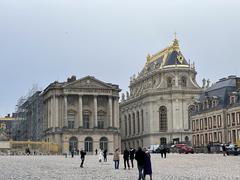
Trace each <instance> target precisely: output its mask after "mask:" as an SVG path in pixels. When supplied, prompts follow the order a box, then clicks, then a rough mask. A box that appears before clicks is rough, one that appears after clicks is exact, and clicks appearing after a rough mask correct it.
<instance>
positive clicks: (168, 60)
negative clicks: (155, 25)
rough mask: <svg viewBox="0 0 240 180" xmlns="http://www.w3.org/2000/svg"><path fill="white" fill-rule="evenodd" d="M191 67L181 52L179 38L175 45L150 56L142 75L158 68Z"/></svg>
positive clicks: (175, 40)
mask: <svg viewBox="0 0 240 180" xmlns="http://www.w3.org/2000/svg"><path fill="white" fill-rule="evenodd" d="M189 66H190V65H189V63H188V62H187V61H186V58H185V57H184V56H183V54H182V52H181V50H180V47H179V42H178V40H177V38H175V39H174V40H173V43H172V44H171V45H170V46H168V47H166V48H165V49H163V50H161V51H159V52H157V53H156V54H153V55H150V54H148V56H147V61H146V63H145V66H144V68H143V70H142V73H144V72H149V71H152V70H154V69H157V68H168V67H189Z"/></svg>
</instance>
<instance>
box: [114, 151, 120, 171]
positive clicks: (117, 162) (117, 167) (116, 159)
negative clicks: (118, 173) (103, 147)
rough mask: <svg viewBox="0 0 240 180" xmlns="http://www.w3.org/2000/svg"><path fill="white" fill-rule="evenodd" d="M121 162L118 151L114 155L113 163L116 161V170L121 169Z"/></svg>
mask: <svg viewBox="0 0 240 180" xmlns="http://www.w3.org/2000/svg"><path fill="white" fill-rule="evenodd" d="M119 160H120V156H119V152H118V149H116V150H115V152H114V154H113V161H114V166H115V169H119Z"/></svg>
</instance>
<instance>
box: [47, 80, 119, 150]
mask: <svg viewBox="0 0 240 180" xmlns="http://www.w3.org/2000/svg"><path fill="white" fill-rule="evenodd" d="M119 92H120V89H119V87H118V85H115V84H111V83H105V82H102V81H100V80H98V79H96V78H95V77H92V76H86V77H84V78H81V79H78V80H77V79H76V76H72V77H71V78H68V79H67V81H66V82H57V81H55V82H53V83H51V84H50V85H49V86H48V87H47V88H46V89H45V90H44V91H43V94H42V95H43V107H44V109H43V129H44V133H45V140H46V141H49V142H54V143H57V144H59V145H60V148H61V152H62V153H68V152H71V151H73V150H74V151H79V150H81V149H85V151H86V152H87V153H88V154H93V152H94V150H95V149H98V150H99V149H102V150H105V149H107V150H108V152H109V153H113V151H114V150H115V149H116V148H119V147H120V143H121V138H120V130H119V103H118V102H119Z"/></svg>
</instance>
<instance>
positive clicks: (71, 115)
mask: <svg viewBox="0 0 240 180" xmlns="http://www.w3.org/2000/svg"><path fill="white" fill-rule="evenodd" d="M67 120H68V128H69V129H73V128H74V122H75V112H74V111H69V112H68V113H67Z"/></svg>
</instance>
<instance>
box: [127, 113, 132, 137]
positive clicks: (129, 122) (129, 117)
mask: <svg viewBox="0 0 240 180" xmlns="http://www.w3.org/2000/svg"><path fill="white" fill-rule="evenodd" d="M131 128H132V126H131V115H130V114H129V115H128V130H129V131H128V132H129V134H128V135H129V136H130V135H131Z"/></svg>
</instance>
